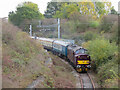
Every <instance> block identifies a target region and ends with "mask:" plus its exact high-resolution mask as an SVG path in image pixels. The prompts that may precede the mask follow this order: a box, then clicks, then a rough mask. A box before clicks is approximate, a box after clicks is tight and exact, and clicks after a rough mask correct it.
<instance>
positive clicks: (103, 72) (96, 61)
mask: <svg viewBox="0 0 120 90" xmlns="http://www.w3.org/2000/svg"><path fill="white" fill-rule="evenodd" d="M83 46H84V47H85V48H87V49H88V51H89V54H90V56H91V60H92V63H91V64H92V69H93V70H94V71H96V72H97V75H98V81H99V83H100V84H101V85H102V86H103V87H105V88H106V87H109V88H113V87H118V86H117V85H118V83H117V82H116V81H115V80H116V79H118V62H119V59H118V50H117V49H118V47H117V46H116V44H115V43H110V42H109V41H108V40H106V39H104V38H103V37H99V38H97V39H95V40H92V41H88V42H86V43H84V44H83ZM111 81H112V82H111ZM109 85H110V86H109Z"/></svg>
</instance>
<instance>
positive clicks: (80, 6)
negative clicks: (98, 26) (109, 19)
mask: <svg viewBox="0 0 120 90" xmlns="http://www.w3.org/2000/svg"><path fill="white" fill-rule="evenodd" d="M110 10H111V2H92V0H91V2H90V0H89V2H71V3H63V4H62V5H61V7H60V9H59V10H57V11H56V14H55V15H54V17H60V18H69V17H70V16H71V14H73V13H74V12H76V11H77V12H79V13H80V14H81V15H86V16H90V17H92V19H93V20H101V18H102V17H103V16H104V15H107V14H108V13H109V12H110Z"/></svg>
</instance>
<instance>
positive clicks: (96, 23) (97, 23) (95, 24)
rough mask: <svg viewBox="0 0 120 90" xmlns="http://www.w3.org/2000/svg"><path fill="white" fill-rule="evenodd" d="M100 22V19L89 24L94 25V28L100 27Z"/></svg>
mask: <svg viewBox="0 0 120 90" xmlns="http://www.w3.org/2000/svg"><path fill="white" fill-rule="evenodd" d="M99 25H100V24H99V22H98V21H91V22H90V24H89V26H90V27H92V28H97V27H99Z"/></svg>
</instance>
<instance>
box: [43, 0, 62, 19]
mask: <svg viewBox="0 0 120 90" xmlns="http://www.w3.org/2000/svg"><path fill="white" fill-rule="evenodd" d="M62 3H63V2H52V1H51V2H48V4H47V10H46V11H45V14H44V16H45V17H46V18H52V17H53V15H55V14H56V11H57V10H58V11H59V10H60V7H61V5H62Z"/></svg>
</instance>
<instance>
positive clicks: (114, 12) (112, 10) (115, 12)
mask: <svg viewBox="0 0 120 90" xmlns="http://www.w3.org/2000/svg"><path fill="white" fill-rule="evenodd" d="M111 14H115V15H117V11H116V10H115V9H114V7H112V9H111Z"/></svg>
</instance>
